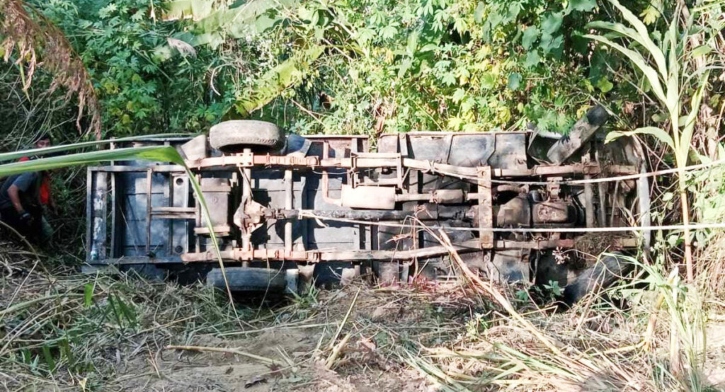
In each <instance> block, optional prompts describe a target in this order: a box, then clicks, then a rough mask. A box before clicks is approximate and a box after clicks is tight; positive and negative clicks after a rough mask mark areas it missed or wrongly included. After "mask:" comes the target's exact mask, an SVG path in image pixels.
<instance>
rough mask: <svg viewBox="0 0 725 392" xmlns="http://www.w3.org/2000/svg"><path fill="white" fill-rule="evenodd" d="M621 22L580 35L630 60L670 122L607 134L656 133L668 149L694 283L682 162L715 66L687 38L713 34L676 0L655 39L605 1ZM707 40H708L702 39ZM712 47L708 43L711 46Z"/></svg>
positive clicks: (631, 17) (689, 278)
mask: <svg viewBox="0 0 725 392" xmlns="http://www.w3.org/2000/svg"><path fill="white" fill-rule="evenodd" d="M609 1H610V3H611V4H613V5H614V7H615V8H616V9H617V10H618V11H619V13H620V15H621V16H622V17H623V19H624V20H625V21H626V23H627V24H624V23H614V22H604V21H597V22H592V23H590V24H589V27H591V28H594V29H599V30H606V31H608V32H609V33H610V34H609V35H607V36H604V35H597V34H587V35H585V37H587V38H589V39H592V40H594V41H597V42H600V43H602V44H604V45H606V46H608V47H610V48H612V49H613V50H615V51H617V52H619V53H620V54H622V55H624V56H625V57H626V58H627V59H628V60H629V61H630V65H631V66H632V67H633V68H635V70H639V71H640V72H641V73H642V76H643V78H644V80H646V82H647V83H648V85H649V86H650V88H651V91H652V94H653V95H654V97H655V100H656V101H657V102H659V104H660V109H661V110H662V111H663V112H664V113H666V114H667V117H668V119H669V121H668V122H667V123H665V124H664V125H663V128H661V127H655V126H648V127H643V128H638V129H635V130H634V131H631V132H612V133H610V134H609V135H608V139H609V140H611V139H613V138H616V137H619V136H622V135H625V134H646V135H651V136H654V137H655V138H657V139H658V140H659V141H660V142H662V143H664V144H665V145H666V146H667V147H668V148H669V149H671V150H672V152H673V153H674V156H675V163H676V167H677V169H679V171H678V182H677V184H678V191H679V195H680V203H681V213H682V220H683V224H684V226H685V229H684V244H685V262H686V266H687V281H688V282H689V283H693V282H694V276H695V275H694V274H695V272H694V262H693V256H692V235H691V230H690V229H689V228H688V227H687V226H688V225H689V224H690V206H689V203H688V191H687V179H686V176H685V167H686V166H687V161H688V158H689V153H690V151H691V145H692V140H693V133H694V129H695V124H696V120H697V118H698V115H699V113H700V106H701V103H702V98H703V94H704V92H705V89H706V88H707V86H708V83H709V76H710V72H711V71H712V70H713V69H714V68H715V67H716V64H715V62H714V57H710V56H708V55H707V53H708V50H704V49H703V48H704V47H705V46H707V45H708V44H707V43H705V44H704V45H703V47H696V48H693V47H691V46H690V43H691V42H692V38H695V36H696V35H697V36H699V35H703V34H705V35H706V34H715V35H717V34H718V33H719V31H714V29H712V28H706V27H705V28H704V29H703V28H702V27H704V26H698V28H695V26H693V18H690V17H686V16H685V15H689V12H688V11H687V7H686V6H685V5H684V3H682V2H677V6H676V10H675V12H674V15H673V16H672V19H671V20H670V21H669V27H668V28H667V29H666V30H664V31H656V33H657V34H659V36H660V38H659V39H657V42H655V40H654V39H653V38H652V37H653V36H654V33H655V31H651V30H650V29H648V28H647V26H646V25H645V23H644V22H642V20H640V19H639V18H638V17H637V16H636V15H634V13H632V11H630V10H629V9H627V8H626V7H624V6H622V5H621V4H620V3H619V2H618V1H617V0H609ZM705 42H707V39H706V40H705ZM711 49H712V48H710V50H711ZM691 58H698V59H699V61H697V65H698V67H697V68H695V69H693V68H692V67H688V61H689V59H691Z"/></svg>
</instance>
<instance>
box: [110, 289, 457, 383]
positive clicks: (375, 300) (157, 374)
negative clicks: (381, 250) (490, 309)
mask: <svg viewBox="0 0 725 392" xmlns="http://www.w3.org/2000/svg"><path fill="white" fill-rule="evenodd" d="M425 295H429V294H425ZM355 296H356V294H355V292H354V289H346V290H342V291H329V292H323V293H321V294H320V302H319V303H318V304H317V305H316V306H315V307H316V312H315V314H314V315H313V316H312V317H310V318H308V319H306V320H304V321H302V322H296V323H286V322H282V323H280V324H278V325H276V326H274V325H273V326H270V327H265V328H262V329H260V330H258V331H257V332H255V331H251V332H245V333H239V334H235V333H231V334H229V335H227V336H222V337H214V336H209V335H204V336H195V337H191V338H190V339H189V340H188V346H193V347H195V348H197V349H194V350H192V349H173V350H167V349H161V350H160V351H157V352H150V351H146V352H139V353H137V354H136V355H135V356H133V357H131V358H127V359H124V360H121V361H119V363H118V366H117V368H116V373H117V374H118V375H119V377H118V378H117V379H116V380H115V381H114V384H115V385H114V386H115V388H116V389H117V390H119V391H158V392H161V391H180V392H196V391H228V392H234V391H250V392H262V391H309V392H320V391H331V392H333V391H334V392H338V391H361V392H374V391H400V392H427V391H437V390H439V389H438V388H437V387H436V386H435V385H433V384H432V383H431V382H429V381H428V380H427V379H426V378H425V377H424V376H422V375H421V374H420V373H419V372H416V371H415V370H412V369H410V368H408V367H405V366H400V361H399V360H398V359H397V358H387V357H386V355H388V354H386V353H389V352H390V351H391V350H389V349H390V348H391V346H394V345H396V344H400V343H399V342H397V341H396V336H395V335H399V334H400V333H401V332H402V333H403V334H406V333H410V334H411V335H415V338H416V339H426V338H427V336H428V335H430V337H433V336H436V338H434V340H435V339H439V341H440V338H441V337H448V333H447V332H441V331H438V332H439V333H436V332H437V331H436V325H429V324H430V320H429V318H430V316H431V309H432V311H433V313H436V312H438V313H440V314H441V316H442V317H445V318H446V322H445V323H443V322H441V323H440V325H441V326H442V325H443V324H447V322H448V321H449V320H450V318H452V317H459V318H460V317H461V316H463V315H465V314H468V312H469V311H470V308H469V306H468V305H469V304H466V303H459V304H451V303H450V302H449V301H448V299H447V298H445V296H442V297H441V298H440V300H441V301H442V302H441V304H440V306H437V307H436V305H435V301H434V302H433V306H434V307H435V308H431V305H430V304H427V303H418V304H413V302H414V301H415V299H414V298H411V297H408V296H396V295H391V293H386V292H384V291H383V292H375V291H373V290H365V294H363V295H360V294H359V293H358V295H357V299H355ZM363 296H365V298H363ZM434 297H435V296H434ZM353 301H354V303H353ZM443 302H445V305H443ZM443 306H445V307H446V309H443ZM348 311H350V315H349V316H348V318H347V320H346V319H345V316H346V315H347V313H348ZM280 318H281V319H284V318H285V314H284V312H282V314H281V315H280ZM343 320H346V321H347V323H346V326H345V327H344V328H343V333H341V334H340V335H339V336H340V337H342V340H345V337H344V335H349V336H350V338H349V340H347V342H346V343H345V344H344V345H343V346H341V349H340V351H339V352H338V353H337V355H336V360H334V361H333V362H332V363H333V365H332V366H329V368H328V367H326V365H325V362H326V361H328V360H329V358H330V356H331V355H332V353H333V352H334V351H335V349H334V348H333V349H330V348H329V345H330V341H331V339H332V336H334V334H335V333H336V332H337V329H338V326H339V324H340V323H341V322H343ZM277 322H279V320H277ZM416 325H417V326H418V327H419V328H418V327H416ZM411 337H413V336H411ZM339 341H341V340H340V339H338V340H337V341H336V343H339ZM383 346H386V347H383ZM189 348H191V347H189ZM220 348H221V349H232V350H239V351H241V352H242V353H241V354H240V353H235V352H232V351H231V350H230V351H229V352H207V351H203V350H204V349H220ZM385 348H387V349H388V350H385ZM246 354H252V355H254V356H259V357H262V358H261V359H255V358H250V357H249V356H247V355H246ZM272 362H274V363H272Z"/></svg>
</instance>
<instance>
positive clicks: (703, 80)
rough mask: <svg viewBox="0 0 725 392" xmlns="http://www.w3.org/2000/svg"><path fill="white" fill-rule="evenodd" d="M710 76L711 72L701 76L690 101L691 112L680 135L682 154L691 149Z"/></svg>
mask: <svg viewBox="0 0 725 392" xmlns="http://www.w3.org/2000/svg"><path fill="white" fill-rule="evenodd" d="M709 76H710V72H705V73H704V74H702V75H701V76H700V80H699V81H698V86H697V89H696V90H695V92H694V94H693V95H692V99H691V101H690V113H689V114H688V115H687V120H686V122H685V125H684V127H683V129H682V135H681V136H680V146H681V147H682V149H683V150H684V151H682V154H683V155H684V156H686V155H687V152H688V151H689V150H690V144H691V142H692V134H693V132H694V130H695V121H696V119H697V115H698V114H699V113H700V104H701V103H702V97H703V94H704V92H705V87H706V86H707V79H708V77H709ZM685 146H687V147H685ZM685 148H686V150H685Z"/></svg>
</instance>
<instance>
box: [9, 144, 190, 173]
mask: <svg viewBox="0 0 725 392" xmlns="http://www.w3.org/2000/svg"><path fill="white" fill-rule="evenodd" d="M127 159H140V160H146V161H159V162H172V163H176V164H178V165H184V160H183V159H182V158H181V156H180V155H179V153H178V152H177V151H176V149H174V148H173V147H171V146H161V147H159V146H148V147H135V148H120V149H117V150H103V151H92V152H84V153H78V154H70V155H63V156H57V157H50V158H43V159H35V160H31V161H24V162H14V163H6V164H4V165H0V178H3V177H8V176H12V175H15V174H20V173H26V172H36V171H44V170H54V169H60V168H64V167H69V166H77V165H87V164H90V163H97V162H103V161H122V160H127Z"/></svg>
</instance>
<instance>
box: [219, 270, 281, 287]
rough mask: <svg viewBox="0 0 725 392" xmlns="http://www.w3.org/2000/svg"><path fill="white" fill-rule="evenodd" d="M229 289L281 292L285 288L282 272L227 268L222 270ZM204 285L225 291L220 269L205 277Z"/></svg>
mask: <svg viewBox="0 0 725 392" xmlns="http://www.w3.org/2000/svg"><path fill="white" fill-rule="evenodd" d="M224 271H225V272H226V275H227V282H229V289H230V290H231V291H236V292H283V291H284V290H285V288H286V287H287V281H286V279H285V271H284V270H281V271H280V270H271V269H266V268H245V267H227V268H225V269H224ZM206 285H207V286H211V287H216V288H218V289H223V290H226V287H227V286H226V282H225V281H224V275H222V270H221V269H220V268H214V269H212V270H211V271H209V273H208V274H207V275H206Z"/></svg>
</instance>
